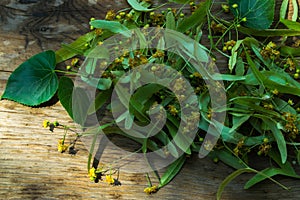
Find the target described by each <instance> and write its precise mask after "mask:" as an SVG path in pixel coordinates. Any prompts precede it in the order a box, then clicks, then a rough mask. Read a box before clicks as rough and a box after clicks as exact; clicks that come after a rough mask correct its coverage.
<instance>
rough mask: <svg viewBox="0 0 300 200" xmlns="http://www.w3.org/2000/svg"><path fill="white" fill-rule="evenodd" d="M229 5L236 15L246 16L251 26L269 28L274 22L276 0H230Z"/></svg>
mask: <svg viewBox="0 0 300 200" xmlns="http://www.w3.org/2000/svg"><path fill="white" fill-rule="evenodd" d="M229 5H230V9H231V11H232V13H233V14H234V16H235V17H237V18H239V19H243V18H244V17H245V19H246V21H245V22H244V25H245V26H247V27H249V28H254V29H267V28H269V27H270V26H271V24H272V22H273V18H274V10H275V0H229ZM233 5H234V6H233ZM236 5H237V7H236Z"/></svg>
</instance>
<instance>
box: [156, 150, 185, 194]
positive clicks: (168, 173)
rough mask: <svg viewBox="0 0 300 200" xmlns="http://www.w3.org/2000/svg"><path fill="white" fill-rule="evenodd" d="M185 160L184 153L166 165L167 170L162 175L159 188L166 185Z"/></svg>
mask: <svg viewBox="0 0 300 200" xmlns="http://www.w3.org/2000/svg"><path fill="white" fill-rule="evenodd" d="M184 162H185V155H182V156H180V157H179V158H178V159H177V160H176V161H175V162H173V163H172V164H171V165H169V166H168V169H167V171H166V172H165V173H164V174H163V175H162V177H161V179H160V183H159V186H158V187H159V188H161V187H163V186H165V185H167V184H168V183H169V182H170V181H171V180H172V179H173V178H174V177H175V176H176V175H177V174H178V172H179V171H180V169H181V168H182V166H183V164H184Z"/></svg>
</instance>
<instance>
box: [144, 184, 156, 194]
mask: <svg viewBox="0 0 300 200" xmlns="http://www.w3.org/2000/svg"><path fill="white" fill-rule="evenodd" d="M157 191H158V187H157V185H154V186H152V187H147V188H145V189H144V192H145V193H147V194H152V193H155V192H157Z"/></svg>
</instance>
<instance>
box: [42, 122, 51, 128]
mask: <svg viewBox="0 0 300 200" xmlns="http://www.w3.org/2000/svg"><path fill="white" fill-rule="evenodd" d="M49 125H50V122H49V120H44V121H43V127H44V128H47V127H49Z"/></svg>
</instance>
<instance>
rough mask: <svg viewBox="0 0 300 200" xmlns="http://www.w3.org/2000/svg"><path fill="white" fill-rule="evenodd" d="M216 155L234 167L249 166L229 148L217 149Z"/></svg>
mask: <svg viewBox="0 0 300 200" xmlns="http://www.w3.org/2000/svg"><path fill="white" fill-rule="evenodd" d="M215 155H216V156H217V157H218V158H219V159H220V160H221V161H222V162H223V163H225V164H226V165H229V166H231V167H233V168H234V169H243V168H245V167H247V166H246V165H245V164H243V163H242V162H241V160H240V159H239V158H237V157H236V156H234V155H233V154H232V153H231V152H229V151H227V150H216V152H215Z"/></svg>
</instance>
